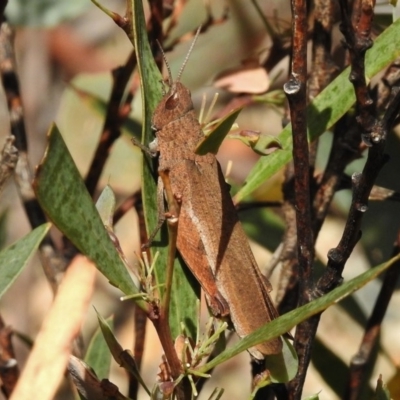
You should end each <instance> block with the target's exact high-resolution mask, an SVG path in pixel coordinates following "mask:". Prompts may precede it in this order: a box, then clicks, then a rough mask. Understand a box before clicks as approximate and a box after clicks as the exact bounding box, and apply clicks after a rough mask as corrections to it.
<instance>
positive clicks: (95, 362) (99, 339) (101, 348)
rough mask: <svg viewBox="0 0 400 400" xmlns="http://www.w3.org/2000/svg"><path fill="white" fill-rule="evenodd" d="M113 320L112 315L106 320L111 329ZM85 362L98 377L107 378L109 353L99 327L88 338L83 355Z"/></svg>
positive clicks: (109, 360)
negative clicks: (87, 344)
mask: <svg viewBox="0 0 400 400" xmlns="http://www.w3.org/2000/svg"><path fill="white" fill-rule="evenodd" d="M113 320H114V319H113V317H110V318H108V319H107V320H106V322H107V324H108V325H109V326H110V327H111V329H113ZM85 362H86V363H87V364H88V365H90V367H91V368H92V369H93V370H94V371H96V375H97V376H98V377H99V378H100V379H104V378H108V376H109V373H110V363H111V354H110V350H109V349H108V346H107V343H106V341H105V339H104V336H103V335H102V331H101V328H100V327H98V328H97V329H96V331H95V333H94V335H93V336H92V338H91V340H90V343H89V346H88V349H87V351H86V355H85Z"/></svg>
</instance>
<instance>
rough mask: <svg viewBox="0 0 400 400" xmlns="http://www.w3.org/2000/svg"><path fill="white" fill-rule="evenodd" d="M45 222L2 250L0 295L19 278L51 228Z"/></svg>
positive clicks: (0, 259)
mask: <svg viewBox="0 0 400 400" xmlns="http://www.w3.org/2000/svg"><path fill="white" fill-rule="evenodd" d="M50 226H51V225H50V224H43V225H41V226H39V227H37V228H36V229H34V230H33V231H32V232H30V233H28V234H27V235H26V236H24V237H23V238H22V239H20V240H19V241H18V242H16V243H14V244H12V245H11V246H9V247H7V248H5V249H4V250H2V251H1V252H0V297H2V296H3V294H4V293H5V292H6V291H7V289H8V288H9V287H10V286H11V285H12V283H13V282H14V281H15V280H16V279H17V277H18V275H19V274H20V273H21V272H22V270H23V269H24V267H26V265H27V264H28V261H29V259H30V258H31V257H32V255H33V253H34V252H35V251H36V249H37V248H38V247H39V244H40V242H41V241H42V240H43V238H44V237H45V235H46V233H47V232H48V231H49V229H50Z"/></svg>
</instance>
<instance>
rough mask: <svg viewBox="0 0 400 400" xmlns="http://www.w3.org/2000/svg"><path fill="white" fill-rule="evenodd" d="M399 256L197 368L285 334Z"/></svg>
mask: <svg viewBox="0 0 400 400" xmlns="http://www.w3.org/2000/svg"><path fill="white" fill-rule="evenodd" d="M399 260H400V255H398V256H396V257H394V258H392V259H391V260H389V261H388V262H386V263H384V264H381V265H378V266H376V267H374V268H371V269H370V270H368V271H366V272H364V273H363V274H361V275H359V276H357V277H356V278H354V279H352V280H350V281H349V282H346V283H344V284H343V285H342V286H340V287H338V288H336V289H334V290H332V292H330V293H328V294H326V295H325V296H322V297H321V298H319V299H317V300H314V301H312V302H311V303H308V304H306V305H304V306H302V307H299V308H297V309H295V310H293V311H290V312H288V313H287V314H284V315H282V316H280V317H279V318H277V319H275V320H273V321H272V322H270V323H268V324H266V325H264V326H263V327H262V328H260V329H257V330H256V331H255V332H253V333H252V334H250V335H248V336H247V337H245V338H244V339H242V340H240V341H239V343H237V344H236V345H234V346H232V347H231V348H229V349H227V350H225V351H224V352H222V353H221V354H220V355H218V356H217V357H215V358H214V359H213V360H212V361H210V362H208V363H207V364H205V365H203V366H202V367H200V368H199V371H200V372H207V371H209V370H210V369H212V368H214V367H215V366H217V365H219V364H221V363H222V362H225V361H227V360H229V359H230V358H232V357H234V356H235V355H237V354H239V353H241V352H242V351H244V350H247V349H248V348H250V347H253V346H256V345H257V344H259V343H262V342H265V341H268V340H271V339H273V338H276V337H278V336H281V335H283V334H285V333H286V332H289V331H290V330H291V329H292V328H294V327H295V326H296V325H297V324H299V323H300V322H302V321H304V320H306V319H308V318H310V317H311V316H313V315H315V314H318V313H321V312H322V311H324V310H325V309H326V308H328V307H329V306H331V305H332V304H335V303H336V302H338V301H339V300H340V299H342V298H343V297H346V296H348V295H349V294H351V293H353V292H355V291H356V290H358V289H360V288H361V287H362V286H364V285H365V284H367V283H368V282H370V281H372V280H373V279H375V278H376V277H377V276H378V275H379V274H380V273H382V272H383V271H385V270H386V269H387V268H389V267H390V266H391V265H392V264H393V263H395V262H396V261H399Z"/></svg>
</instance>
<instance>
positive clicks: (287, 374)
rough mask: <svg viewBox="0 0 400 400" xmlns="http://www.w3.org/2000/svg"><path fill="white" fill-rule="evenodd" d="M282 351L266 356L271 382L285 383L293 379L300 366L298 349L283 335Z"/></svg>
mask: <svg viewBox="0 0 400 400" xmlns="http://www.w3.org/2000/svg"><path fill="white" fill-rule="evenodd" d="M282 344H283V347H282V352H281V353H280V354H271V355H269V356H267V357H265V365H266V367H267V369H268V370H269V373H270V374H271V382H275V383H284V382H289V381H290V380H292V379H293V378H294V377H295V376H296V374H297V369H298V367H299V360H298V357H297V353H296V350H295V349H294V347H293V345H292V344H291V343H290V342H289V340H288V339H287V338H286V337H284V336H282Z"/></svg>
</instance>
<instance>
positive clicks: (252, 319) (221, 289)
mask: <svg viewBox="0 0 400 400" xmlns="http://www.w3.org/2000/svg"><path fill="white" fill-rule="evenodd" d="M198 34H199V31H198V32H197V34H196V37H195V39H194V41H193V43H192V46H191V48H190V50H189V53H188V55H187V57H186V60H185V61H184V63H183V65H182V67H181V70H180V72H179V74H178V77H177V79H176V81H175V82H174V81H173V79H172V75H171V71H170V68H169V65H168V62H167V60H166V57H165V55H164V53H163V55H164V60H165V64H166V65H167V68H168V72H169V82H168V83H169V90H168V93H166V94H165V95H164V97H163V99H162V100H161V101H160V103H159V104H158V105H157V107H156V109H155V111H154V115H153V120H152V127H153V129H154V130H155V134H156V139H155V141H154V142H152V144H151V150H152V151H154V152H159V168H158V171H159V173H160V177H159V181H158V182H159V193H162V192H163V190H164V185H163V180H162V177H163V176H165V175H166V174H168V177H169V181H170V182H168V183H169V184H170V187H171V190H172V194H173V195H174V196H175V198H177V199H179V202H180V213H179V225H178V236H177V248H178V250H179V252H180V254H181V256H182V257H183V259H184V261H185V263H186V264H187V265H188V267H189V268H190V270H191V271H192V273H193V274H194V276H195V277H196V279H197V280H198V281H199V283H200V285H201V287H202V288H203V290H204V292H205V295H206V299H207V302H208V305H209V308H210V309H211V312H212V314H213V315H214V316H216V317H219V318H222V317H229V318H230V320H231V322H232V324H233V327H234V329H235V330H236V332H237V334H238V335H239V336H240V337H241V338H243V337H245V336H246V335H248V334H250V333H252V332H253V331H255V330H256V329H257V328H260V327H261V326H263V325H264V324H266V323H268V322H270V321H271V320H272V319H274V318H276V317H277V316H278V313H277V311H276V309H275V307H274V305H273V302H272V300H271V298H270V296H269V292H270V291H271V285H270V283H269V281H268V280H267V279H266V278H265V277H264V276H263V275H262V274H261V272H260V270H259V269H258V266H257V264H256V261H255V259H254V256H253V253H252V251H251V249H250V245H249V243H248V240H247V237H246V235H245V233H244V231H243V228H242V226H241V224H240V222H239V220H238V216H237V213H236V210H235V206H234V204H233V202H232V199H231V196H230V193H229V186H228V185H227V183H226V182H225V179H224V175H223V174H222V171H221V167H220V165H219V163H218V161H217V159H216V158H215V156H214V155H213V154H207V155H203V156H201V155H197V154H196V153H195V149H196V146H197V145H198V143H199V142H200V141H201V140H202V139H203V138H204V134H203V131H202V129H201V126H200V123H199V121H198V120H197V117H196V114H195V111H194V109H193V103H192V99H191V94H190V91H189V90H188V89H187V88H186V87H185V86H184V85H183V84H182V83H181V82H180V77H181V75H182V72H183V69H184V67H185V65H186V62H187V60H188V57H189V55H190V52H191V50H192V49H193V46H194V43H195V41H196V38H197V36H198ZM159 197H160V196H159ZM161 203H162V204H160V205H159V207H160V210H162V209H163V196H162V195H161ZM281 349H282V340H281V339H280V338H276V339H273V340H270V341H268V342H265V343H261V344H259V345H257V346H255V347H253V348H251V349H249V352H250V354H251V355H252V356H253V357H254V358H255V359H256V360H263V359H264V356H266V355H269V354H277V353H279V352H280V351H281Z"/></svg>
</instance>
